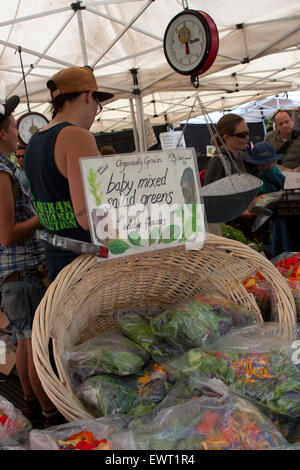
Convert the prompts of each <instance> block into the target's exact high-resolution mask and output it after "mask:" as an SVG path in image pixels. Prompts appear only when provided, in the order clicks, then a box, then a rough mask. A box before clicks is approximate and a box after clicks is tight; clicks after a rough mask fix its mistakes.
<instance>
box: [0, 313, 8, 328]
mask: <svg viewBox="0 0 300 470" xmlns="http://www.w3.org/2000/svg"><path fill="white" fill-rule="evenodd" d="M8 325H9V321H8V319H7V316H6V315H5V313H4V312H3V310H1V308H0V330H4V329H5V328H7V327H8Z"/></svg>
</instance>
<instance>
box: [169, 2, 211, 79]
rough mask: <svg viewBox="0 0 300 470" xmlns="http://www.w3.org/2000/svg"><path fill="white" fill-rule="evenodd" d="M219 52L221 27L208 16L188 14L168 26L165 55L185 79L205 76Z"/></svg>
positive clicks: (180, 15)
mask: <svg viewBox="0 0 300 470" xmlns="http://www.w3.org/2000/svg"><path fill="white" fill-rule="evenodd" d="M218 48H219V35H218V30H217V27H216V25H215V23H214V21H213V20H212V18H211V17H210V16H209V15H207V13H204V12H200V11H197V10H184V11H183V12H181V13H179V14H178V15H176V16H175V17H174V18H173V19H172V20H171V21H170V23H169V24H168V26H167V29H166V32H165V36H164V53H165V56H166V59H167V61H168V63H169V65H170V66H171V67H172V68H173V69H174V70H175V71H176V72H178V73H180V74H182V75H191V74H201V73H204V72H205V71H206V70H207V69H208V68H209V67H210V66H211V65H212V64H213V62H214V60H215V58H216V55H217V52H218Z"/></svg>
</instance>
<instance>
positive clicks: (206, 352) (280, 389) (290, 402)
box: [167, 325, 300, 419]
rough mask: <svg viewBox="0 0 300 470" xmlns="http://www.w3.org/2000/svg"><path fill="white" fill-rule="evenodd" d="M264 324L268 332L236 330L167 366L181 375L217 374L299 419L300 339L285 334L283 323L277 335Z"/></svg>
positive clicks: (250, 396) (260, 402)
mask: <svg viewBox="0 0 300 470" xmlns="http://www.w3.org/2000/svg"><path fill="white" fill-rule="evenodd" d="M261 328H262V331H263V332H264V333H266V334H265V335H263V334H261V332H260V331H259V330H257V336H255V335H254V334H252V335H250V336H248V333H249V330H250V331H251V328H248V329H246V330H248V331H246V332H239V333H237V332H234V333H233V334H232V335H228V337H226V338H224V339H223V340H220V341H218V342H216V343H215V344H212V345H210V349H200V348H197V349H191V350H190V351H189V352H188V353H186V354H185V355H184V356H182V357H181V358H179V359H176V360H175V361H173V362H170V363H168V365H167V366H168V367H169V368H170V369H173V374H174V375H175V376H177V377H182V376H200V377H216V378H218V379H220V380H222V381H223V382H224V383H225V384H226V385H228V386H229V387H230V389H231V390H232V391H234V392H235V393H238V394H240V395H241V396H243V397H245V398H247V399H250V400H252V401H253V402H254V403H256V404H257V405H259V406H260V408H261V409H265V410H266V411H267V412H271V413H273V414H275V415H280V416H283V417H284V416H285V417H290V418H293V419H299V418H300V341H299V340H298V339H294V340H291V339H290V338H289V335H288V333H287V332H285V333H286V334H285V335H283V337H282V336H281V334H280V333H281V332H280V325H277V335H276V329H274V328H273V329H272V328H271V329H270V331H268V326H267V327H266V329H265V328H263V327H261ZM242 330H243V329H242ZM266 330H267V332H266ZM252 333H253V331H252ZM247 338H250V339H249V340H248V339H247ZM276 341H278V343H277V344H276ZM285 341H286V343H285ZM284 343H285V344H284Z"/></svg>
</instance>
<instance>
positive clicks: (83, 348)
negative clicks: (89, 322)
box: [64, 330, 150, 384]
mask: <svg viewBox="0 0 300 470" xmlns="http://www.w3.org/2000/svg"><path fill="white" fill-rule="evenodd" d="M149 358H150V355H149V354H148V353H147V351H145V349H143V348H141V347H140V346H138V345H137V344H135V343H134V342H133V341H131V340H130V339H128V338H126V337H125V336H124V335H123V334H122V333H121V332H120V331H118V330H111V331H107V332H104V333H102V334H100V335H99V336H97V337H95V338H92V339H90V340H89V341H86V342H85V343H82V344H80V345H78V346H76V347H74V348H73V349H72V350H71V351H68V352H67V353H66V354H65V357H64V360H65V363H66V367H67V368H68V370H69V372H70V375H71V378H72V381H73V383H74V384H79V383H82V382H83V381H84V380H85V379H86V378H87V377H91V376H93V375H97V374H100V373H102V372H104V373H108V374H110V373H111V374H117V375H130V374H134V373H135V372H137V371H138V370H140V369H141V368H142V366H143V365H144V364H145V363H146V362H147V361H148V359H149Z"/></svg>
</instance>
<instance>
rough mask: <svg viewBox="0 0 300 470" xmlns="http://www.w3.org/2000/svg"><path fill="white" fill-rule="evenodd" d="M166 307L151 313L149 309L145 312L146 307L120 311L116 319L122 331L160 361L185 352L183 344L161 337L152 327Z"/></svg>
mask: <svg viewBox="0 0 300 470" xmlns="http://www.w3.org/2000/svg"><path fill="white" fill-rule="evenodd" d="M162 311H164V309H162V308H161V309H160V310H158V309H154V310H152V312H151V314H149V311H148V310H147V313H146V314H145V311H144V309H141V310H138V309H135V310H129V311H125V312H124V311H123V312H118V314H117V315H116V321H117V324H118V326H119V328H120V329H121V331H122V332H123V333H124V334H125V335H126V336H127V337H128V338H130V339H131V340H132V341H134V342H135V343H137V344H138V345H139V346H141V347H142V348H144V349H145V350H146V351H148V352H149V354H151V356H152V358H153V359H154V360H155V361H157V362H160V361H161V360H163V359H165V358H171V357H175V356H179V355H182V354H184V352H185V350H186V349H184V347H183V345H181V344H180V343H179V342H178V341H175V340H174V339H173V340H172V338H163V339H162V338H159V337H158V336H156V335H155V334H154V333H153V331H152V328H151V324H150V321H151V320H153V319H154V318H155V317H156V316H157V314H161V313H162Z"/></svg>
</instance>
